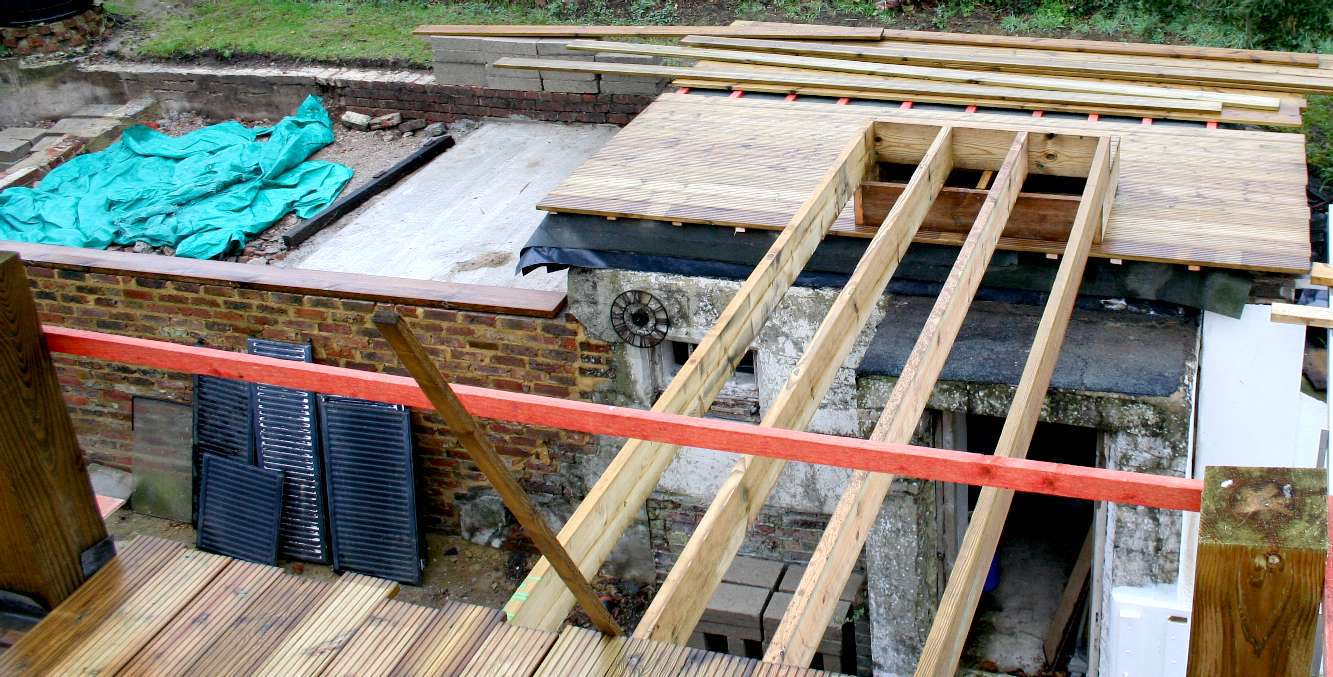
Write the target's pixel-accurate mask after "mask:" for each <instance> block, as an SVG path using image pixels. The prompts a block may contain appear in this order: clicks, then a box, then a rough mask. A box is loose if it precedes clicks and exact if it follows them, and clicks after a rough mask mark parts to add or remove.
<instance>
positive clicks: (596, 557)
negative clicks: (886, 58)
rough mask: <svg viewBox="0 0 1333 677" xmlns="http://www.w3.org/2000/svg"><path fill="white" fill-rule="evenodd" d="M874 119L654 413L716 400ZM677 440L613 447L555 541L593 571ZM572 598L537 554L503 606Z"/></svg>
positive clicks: (860, 153)
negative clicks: (617, 449) (605, 464)
mask: <svg viewBox="0 0 1333 677" xmlns="http://www.w3.org/2000/svg"><path fill="white" fill-rule="evenodd" d="M872 134H873V126H871V125H868V124H867V125H863V126H862V127H861V128H860V129H859V130H858V131H857V132H855V133H854V134H852V135H851V138H849V139H847V140H846V142H845V144H844V146H843V150H842V151H841V153H839V155H838V157H837V160H836V161H835V162H834V163H833V164H832V165H831V166H830V167H829V168H828V169H827V171H825V172H824V174H823V177H822V179H821V180H820V182H819V185H818V188H817V189H816V190H815V191H814V192H813V193H811V194H810V195H809V197H807V198H806V200H805V202H804V203H803V204H802V206H801V208H800V209H799V210H798V211H797V212H796V214H795V215H794V216H793V217H792V218H791V221H790V222H789V224H788V225H787V227H786V228H784V229H783V231H782V234H781V235H780V236H779V237H778V238H777V240H776V241H774V243H773V246H772V247H771V248H770V249H769V251H768V253H767V254H766V255H765V256H764V258H763V259H762V260H761V261H760V262H759V265H758V266H756V268H755V270H754V272H753V273H751V275H750V277H749V278H747V279H746V281H745V282H744V284H742V285H741V288H740V290H739V291H738V292H737V293H736V295H735V296H734V297H733V298H732V300H731V302H730V303H728V304H727V307H726V308H725V309H724V310H723V311H722V315H721V316H720V317H719V318H718V321H717V322H716V323H715V324H714V325H713V328H712V329H711V330H709V332H708V334H707V335H706V336H704V338H703V340H702V341H700V342H699V345H698V347H697V348H695V350H694V352H693V353H692V354H691V355H690V358H689V359H688V360H687V361H686V363H685V365H684V366H682V367H681V369H680V371H679V372H677V374H676V376H675V377H674V378H673V379H672V380H671V383H670V384H669V385H668V386H667V388H666V390H665V391H664V392H663V393H662V395H661V396H660V397H658V399H657V402H656V403H655V404H654V405H653V411H660V412H671V413H677V414H686V415H702V414H703V413H704V412H706V411H707V410H708V408H709V407H710V406H711V405H712V403H713V400H714V398H716V397H717V395H718V393H719V392H720V391H721V389H722V387H723V385H725V383H726V381H727V379H728V378H730V376H731V374H732V372H733V371H734V370H735V367H736V364H737V363H738V362H739V361H740V359H741V357H743V356H744V354H745V352H746V351H747V350H748V349H749V347H750V344H751V342H752V341H753V340H754V338H755V336H757V335H758V332H759V330H760V329H761V328H762V327H763V325H764V322H765V321H766V320H767V319H768V315H769V313H770V312H771V311H772V310H773V308H774V307H776V306H777V304H778V302H779V301H781V300H782V297H783V295H784V294H786V292H787V290H788V289H789V288H790V287H791V285H792V283H793V282H794V281H795V280H796V277H797V276H798V275H799V274H800V272H801V270H802V269H803V268H804V267H805V263H806V261H808V260H809V258H810V256H811V254H813V253H814V250H815V247H816V246H818V244H819V242H820V240H822V239H823V238H824V236H825V235H826V234H827V233H828V230H829V228H830V227H831V226H832V225H833V222H834V220H835V219H837V217H838V214H839V213H840V212H841V211H842V208H843V205H845V204H846V203H847V201H848V200H849V199H850V198H851V195H852V192H853V191H854V190H856V187H857V186H858V185H860V183H861V181H862V180H863V179H864V178H865V176H866V174H867V172H868V170H869V169H870V166H871V163H872V162H873V161H874V158H875V153H874V150H873V149H874V139H873V138H872ZM677 450H678V447H675V446H673V445H668V444H659V443H653V442H644V441H641V440H630V441H629V442H627V443H626V444H625V446H624V447H622V448H621V450H620V452H619V453H618V454H616V456H615V458H614V459H613V460H612V461H611V464H610V465H609V466H608V467H607V469H606V471H604V472H603V473H602V476H601V477H600V478H598V480H597V482H596V483H595V484H594V485H593V487H592V489H591V490H590V491H589V492H588V495H587V496H586V497H585V498H584V499H583V501H582V502H581V503H580V504H579V506H578V508H577V509H575V511H574V514H573V515H572V516H571V517H570V518H569V520H567V521H566V523H565V526H564V527H563V528H562V529H561V530H560V534H559V539H560V542H561V544H562V545H563V546H564V547H565V549H566V550H568V551H569V553H570V556H571V557H573V558H574V560H575V561H576V562H578V563H579V567H580V570H581V571H582V572H583V574H584V575H585V576H593V575H595V574H596V573H597V570H598V569H599V568H601V566H602V563H603V562H604V561H605V560H606V558H607V557H608V556H609V555H610V553H611V549H612V548H613V547H614V546H615V544H616V543H617V542H618V541H619V540H620V536H621V535H622V534H623V533H624V531H625V529H626V528H628V526H629V525H630V523H631V522H632V521H633V519H634V515H635V514H637V512H638V510H639V507H640V506H642V505H643V504H644V502H645V501H646V500H647V499H648V496H649V495H650V494H651V493H652V491H653V489H654V488H655V487H656V486H657V483H658V481H659V480H660V479H661V477H662V474H663V473H665V472H666V469H667V467H668V466H669V465H670V464H671V461H672V460H673V459H674V458H675V456H676V451H677ZM572 606H573V598H572V597H571V596H570V593H569V591H568V590H567V589H566V588H565V587H564V585H563V584H562V583H561V582H560V580H559V579H558V578H557V577H556V576H554V575H553V573H552V571H551V568H550V564H549V563H548V562H547V561H546V560H545V559H543V560H541V561H539V562H538V563H537V565H536V566H534V567H533V569H532V571H531V572H530V573H529V575H528V577H527V578H525V579H524V581H523V583H522V584H520V585H519V588H518V590H517V591H516V592H515V593H514V595H513V597H511V598H510V600H509V603H508V604H506V605H505V612H506V613H507V614H508V615H509V618H510V620H511V621H512V622H514V623H517V624H519V625H525V626H528V627H534V628H541V629H555V628H558V627H560V624H561V623H563V621H564V619H565V616H566V615H567V614H568V613H569V610H570V609H571V608H572Z"/></svg>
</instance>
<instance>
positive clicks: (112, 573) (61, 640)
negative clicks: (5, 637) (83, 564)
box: [0, 536, 184, 674]
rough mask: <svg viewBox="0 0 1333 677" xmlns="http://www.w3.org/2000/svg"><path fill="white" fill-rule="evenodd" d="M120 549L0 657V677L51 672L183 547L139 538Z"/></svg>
mask: <svg viewBox="0 0 1333 677" xmlns="http://www.w3.org/2000/svg"><path fill="white" fill-rule="evenodd" d="M118 549H119V551H120V552H119V554H118V555H116V557H115V558H113V559H112V560H111V561H110V562H108V563H107V564H106V566H104V567H102V569H101V570H100V571H98V572H97V573H96V574H95V575H93V577H92V578H90V579H89V580H88V581H87V582H86V583H84V584H83V586H81V587H80V588H79V589H78V590H75V591H74V594H72V595H70V597H69V598H68V599H66V600H65V602H64V603H62V604H61V605H60V606H58V607H56V608H55V609H54V610H53V611H52V612H51V613H49V614H47V616H46V618H44V619H42V621H41V622H40V623H38V624H37V625H35V626H33V628H32V629H31V630H29V631H28V632H27V633H26V634H25V635H24V636H23V639H22V640H20V641H19V642H17V643H16V644H14V646H12V647H10V648H9V649H7V650H6V651H5V652H4V653H3V654H0V674H40V673H44V672H48V671H49V670H50V669H51V667H52V665H54V664H55V663H56V662H57V661H59V660H60V659H61V658H62V657H63V656H64V655H65V654H66V653H67V652H69V651H71V650H74V649H76V648H77V647H78V646H79V645H80V644H81V643H82V642H83V640H84V639H85V638H86V636H87V634H88V633H89V632H91V631H92V630H94V629H95V628H97V627H98V626H99V625H100V624H101V623H102V621H103V620H105V619H106V618H107V617H108V616H110V615H112V614H113V613H115V611H116V609H117V608H118V607H119V606H120V604H121V603H122V602H123V601H124V600H125V599H127V598H128V597H129V596H130V595H131V594H133V592H134V591H135V590H137V589H138V588H139V586H140V585H141V584H142V583H143V581H145V580H147V579H148V578H151V577H152V576H154V575H156V574H157V572H158V570H159V569H160V568H161V566H162V565H163V564H164V563H165V562H167V561H168V560H169V559H171V558H173V557H175V556H176V555H177V554H179V553H180V552H181V551H183V550H184V546H182V545H181V544H179V543H176V542H173V541H166V540H162V539H158V538H149V537H145V536H141V537H139V538H137V539H135V540H134V541H132V542H130V543H128V544H125V545H123V546H120V547H119V548H118Z"/></svg>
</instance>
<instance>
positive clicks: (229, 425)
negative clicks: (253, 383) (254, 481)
mask: <svg viewBox="0 0 1333 677" xmlns="http://www.w3.org/2000/svg"><path fill="white" fill-rule="evenodd" d="M250 397H251V388H250V384H249V383H245V382H244V381H232V380H229V379H225V378H215V377H213V376H196V377H194V407H193V409H194V453H193V458H192V459H191V465H192V475H193V480H194V491H193V496H194V501H193V503H192V506H193V510H192V513H193V514H194V521H195V523H196V524H197V523H198V521H199V476H200V473H201V472H203V458H204V456H205V455H211V456H222V457H225V458H232V459H236V460H238V461H241V462H243V463H247V464H251V463H254V460H255V443H254V432H253V415H254V412H253V409H252V407H251V404H250Z"/></svg>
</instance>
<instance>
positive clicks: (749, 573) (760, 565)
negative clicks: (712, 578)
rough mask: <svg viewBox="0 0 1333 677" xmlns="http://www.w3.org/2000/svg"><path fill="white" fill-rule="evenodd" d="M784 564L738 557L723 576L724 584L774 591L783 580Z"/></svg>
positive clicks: (769, 560)
mask: <svg viewBox="0 0 1333 677" xmlns="http://www.w3.org/2000/svg"><path fill="white" fill-rule="evenodd" d="M784 566H786V565H784V564H783V563H782V562H776V561H774V560H771V559H759V558H757V557H737V558H735V559H733V560H731V566H730V567H727V571H726V573H724V574H722V582H723V583H736V584H739V585H749V586H753V587H756V588H765V589H768V590H773V589H775V588H777V586H778V581H780V580H782V569H783V567H784Z"/></svg>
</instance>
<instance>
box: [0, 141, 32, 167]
mask: <svg viewBox="0 0 1333 677" xmlns="http://www.w3.org/2000/svg"><path fill="white" fill-rule="evenodd" d="M31 150H32V144H31V143H30V142H27V141H24V140H23V139H5V138H0V162H3V163H5V164H11V163H14V162H18V161H19V160H22V159H23V158H25V157H28V153H29V152H30V151H31Z"/></svg>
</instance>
